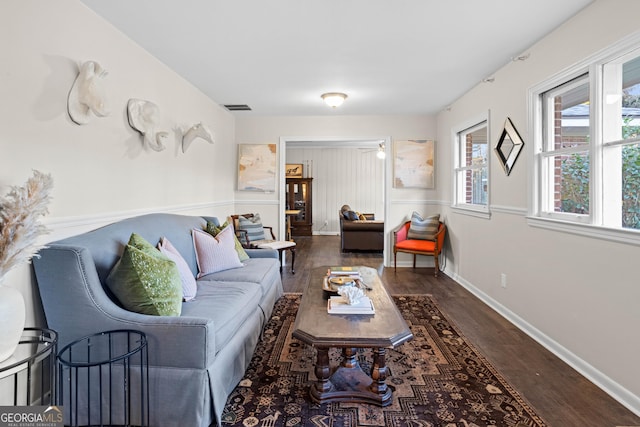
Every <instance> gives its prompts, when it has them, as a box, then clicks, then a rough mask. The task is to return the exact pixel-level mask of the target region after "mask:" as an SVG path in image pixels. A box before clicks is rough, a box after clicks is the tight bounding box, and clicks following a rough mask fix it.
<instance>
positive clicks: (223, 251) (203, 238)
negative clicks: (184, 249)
mask: <svg viewBox="0 0 640 427" xmlns="http://www.w3.org/2000/svg"><path fill="white" fill-rule="evenodd" d="M191 235H192V236H193V247H194V248H195V250H196V262H197V263H198V279H199V278H201V277H202V276H204V275H206V274H211V273H215V272H218V271H223V270H230V269H232V268H238V267H242V263H241V262H240V259H239V258H238V253H237V252H236V249H235V242H234V239H233V228H232V227H231V226H227V227H225V228H224V229H223V230H222V231H221V232H219V233H218V235H217V236H216V237H213V236H212V235H211V234H209V233H207V232H206V231H204V230H198V229H197V228H194V229H193V230H191Z"/></svg>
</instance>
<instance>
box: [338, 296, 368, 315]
mask: <svg viewBox="0 0 640 427" xmlns="http://www.w3.org/2000/svg"><path fill="white" fill-rule="evenodd" d="M327 312H328V313H329V314H375V312H376V310H375V308H374V307H373V302H372V301H371V299H370V298H369V297H362V298H361V299H360V301H358V302H357V303H356V304H347V302H346V301H345V300H344V298H342V297H341V296H338V297H331V298H329V301H328V302H327Z"/></svg>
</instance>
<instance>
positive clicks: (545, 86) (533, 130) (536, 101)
mask: <svg viewBox="0 0 640 427" xmlns="http://www.w3.org/2000/svg"><path fill="white" fill-rule="evenodd" d="M638 49H640V31H637V32H635V33H633V34H631V35H629V36H627V37H625V38H623V39H621V40H619V41H618V42H616V43H613V44H611V45H609V46H607V47H605V48H604V49H601V50H600V51H598V52H596V53H594V54H592V55H590V56H588V57H587V58H585V59H583V60H582V61H579V62H577V63H575V64H574V65H572V66H569V67H567V68H565V69H564V70H563V71H561V72H559V73H557V74H555V75H553V76H551V77H549V78H548V79H545V80H544V81H542V82H540V83H538V84H536V85H534V86H532V87H530V88H529V89H528V90H527V122H528V129H529V139H530V140H531V141H532V144H530V147H531V148H530V150H529V151H528V152H527V155H528V156H529V160H530V164H531V165H532V167H531V168H530V170H529V182H530V185H529V201H530V202H529V209H528V213H527V224H528V225H529V226H532V227H538V228H544V229H548V230H553V231H560V232H566V233H571V234H577V235H581V236H585V237H589V238H596V239H602V240H607V241H612V242H617V243H625V244H630V245H634V246H640V230H634V229H628V228H613V227H610V226H606V225H602V224H601V215H602V199H603V197H602V188H601V185H602V180H601V177H600V175H601V169H602V166H601V164H600V162H601V157H600V154H601V153H598V155H597V156H594V158H593V161H592V163H591V176H592V182H591V185H590V197H591V199H592V200H595V199H596V198H597V199H598V200H599V202H598V203H597V206H592V207H591V209H590V212H591V214H590V220H589V222H588V223H586V222H580V221H579V220H578V221H576V220H575V219H574V220H571V221H570V220H569V219H570V218H571V216H576V214H563V215H559V216H554V217H551V216H549V215H546V213H544V212H541V207H542V206H543V205H544V204H543V201H542V199H541V198H542V193H541V186H542V185H543V182H542V181H543V177H542V176H541V174H542V172H543V170H542V169H543V168H542V152H543V150H542V144H543V142H542V141H543V138H542V133H543V131H544V129H543V112H542V102H540V100H541V95H542V94H543V93H544V92H548V91H550V90H552V89H553V88H555V87H557V86H560V85H562V84H564V83H567V82H569V81H570V80H572V79H576V78H578V77H580V76H581V75H583V74H585V73H588V74H589V75H590V83H591V89H590V90H591V93H590V96H591V99H592V100H595V99H603V93H604V90H603V75H602V72H603V67H604V65H605V64H606V63H609V62H612V61H615V60H616V59H618V58H620V57H623V56H625V55H627V54H628V53H630V52H631V51H633V50H638ZM595 105H596V108H595V109H594V111H593V113H592V114H591V117H590V126H591V131H592V135H594V137H595V138H600V139H601V138H602V135H603V129H602V128H603V126H602V117H603V111H602V107H601V103H600V102H597V103H596V104H595ZM612 143H613V144H615V143H616V142H613V141H612V142H608V143H604V142H603V141H601V140H599V141H598V143H597V144H593V146H592V147H590V151H591V153H594V152H595V151H596V150H600V151H602V150H603V149H604V148H607V147H608V146H610V145H612ZM594 177H595V180H594Z"/></svg>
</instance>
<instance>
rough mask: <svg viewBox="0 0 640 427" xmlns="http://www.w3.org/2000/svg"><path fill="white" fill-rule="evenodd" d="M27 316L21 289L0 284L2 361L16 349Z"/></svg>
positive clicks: (0, 347)
mask: <svg viewBox="0 0 640 427" xmlns="http://www.w3.org/2000/svg"><path fill="white" fill-rule="evenodd" d="M25 316H26V313H25V308H24V298H23V297H22V294H21V293H20V291H18V290H17V289H14V288H11V287H9V286H2V284H0V325H2V326H1V327H0V362H2V361H4V360H6V359H8V358H10V357H11V355H12V354H13V353H14V352H15V351H16V347H17V346H18V342H19V341H20V337H21V336H22V330H23V329H24V322H25Z"/></svg>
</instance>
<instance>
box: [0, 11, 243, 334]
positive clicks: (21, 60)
mask: <svg viewBox="0 0 640 427" xmlns="http://www.w3.org/2000/svg"><path fill="white" fill-rule="evenodd" d="M0 28H1V29H2V36H1V37H0V52H2V55H0V193H1V194H3V195H4V194H6V193H7V192H8V190H9V186H11V185H22V184H23V183H24V182H25V181H26V179H27V178H28V177H29V176H30V175H31V171H32V169H38V170H40V171H43V172H48V173H51V174H52V176H53V179H54V190H53V201H52V203H51V205H50V209H49V211H50V214H49V215H48V216H47V218H45V223H47V224H48V225H49V227H50V228H52V230H53V233H52V234H51V235H49V236H48V239H47V240H51V239H54V238H59V237H63V236H65V235H70V234H76V233H77V232H79V231H82V230H83V229H89V228H95V227H97V226H98V225H101V224H102V223H105V222H110V221H111V220H113V219H117V218H119V217H123V216H132V215H136V214H140V213H146V212H151V211H174V212H183V213H193V214H197V213H202V214H210V215H220V216H225V215H227V214H229V213H231V211H232V210H233V198H234V182H233V179H231V177H233V176H234V173H235V172H234V170H235V169H234V163H235V162H230V161H229V159H235V155H236V151H235V150H236V148H235V142H234V120H233V117H232V116H231V114H229V113H228V112H227V111H226V110H224V109H222V108H221V107H219V106H218V105H217V104H215V103H214V102H212V101H211V100H210V99H209V98H208V97H206V96H205V95H204V94H202V93H201V92H199V91H198V90H197V89H195V88H194V87H193V86H192V85H190V84H188V83H187V82H186V81H185V80H183V79H182V78H180V77H179V76H178V75H176V74H175V73H174V72H173V71H171V70H170V69H168V68H167V67H166V66H165V65H164V64H162V63H160V62H159V61H158V60H157V59H155V58H153V57H152V56H151V55H150V54H148V53H147V52H146V51H144V50H142V49H141V48H140V47H138V46H137V45H135V44H134V43H133V42H131V40H129V39H127V38H126V37H125V36H124V35H122V34H121V33H120V32H118V31H117V30H115V29H114V28H113V27H112V26H111V25H110V24H108V23H106V22H105V21H103V20H102V19H101V18H99V17H98V16H96V15H95V14H94V13H93V12H92V11H91V10H89V9H88V8H87V7H86V6H84V5H83V4H81V3H80V2H78V1H75V0H59V1H55V2H45V1H37V0H8V1H3V2H0ZM87 60H94V61H97V62H98V63H100V64H101V65H102V66H103V67H104V68H106V69H107V70H108V72H109V75H108V77H107V79H106V83H107V87H108V95H109V101H110V104H111V110H112V113H111V115H110V116H109V117H105V118H95V119H93V120H92V121H91V122H90V123H89V124H86V125H83V126H79V125H77V124H74V123H73V122H72V121H71V120H70V118H69V116H68V114H67V111H66V101H67V94H68V92H69V89H70V88H71V85H72V83H73V81H74V79H75V77H76V74H77V69H78V64H80V63H82V62H84V61H87ZM129 98H141V99H145V100H149V101H152V102H154V103H156V104H157V105H158V106H159V108H160V112H161V115H162V123H161V128H162V130H166V131H168V132H170V133H171V137H170V138H169V141H168V144H167V146H168V148H167V149H166V150H165V151H162V152H155V151H152V150H150V149H148V148H144V147H143V145H142V142H141V138H140V135H139V134H138V133H137V132H135V131H134V130H133V129H131V128H130V127H129V125H128V121H127V115H126V104H127V100H128V99H129ZM199 121H202V122H203V123H205V124H207V125H208V126H209V127H210V129H212V131H213V132H214V133H215V138H216V142H215V144H214V145H210V144H208V143H206V142H204V141H203V140H196V141H194V142H193V144H192V145H191V147H190V148H189V150H188V151H187V153H186V154H183V153H182V152H181V151H180V148H179V146H178V144H177V141H176V138H175V133H174V129H175V127H176V126H179V125H182V126H186V125H192V124H194V123H197V122H199ZM5 284H7V285H9V286H14V287H17V288H19V289H20V290H21V291H22V293H23V295H24V296H25V298H26V300H27V310H28V312H29V313H28V320H27V326H33V325H39V324H41V323H42V320H41V319H40V308H39V307H38V303H37V301H38V297H37V294H34V287H33V285H32V283H31V275H30V270H29V268H28V266H25V268H24V269H16V270H14V271H13V272H11V273H10V274H9V275H7V277H6V280H5ZM34 295H35V296H34Z"/></svg>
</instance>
